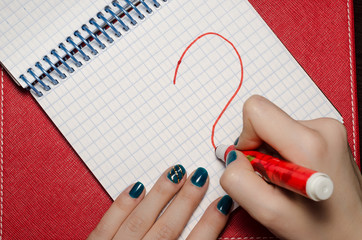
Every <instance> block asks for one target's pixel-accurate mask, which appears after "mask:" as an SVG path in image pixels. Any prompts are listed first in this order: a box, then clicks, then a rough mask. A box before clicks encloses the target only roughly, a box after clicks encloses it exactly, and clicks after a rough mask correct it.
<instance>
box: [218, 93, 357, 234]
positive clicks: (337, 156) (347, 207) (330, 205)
mask: <svg viewBox="0 0 362 240" xmlns="http://www.w3.org/2000/svg"><path fill="white" fill-rule="evenodd" d="M243 122H244V126H243V131H242V133H241V135H240V137H239V139H238V143H237V144H236V149H238V150H250V149H257V148H259V147H262V146H263V145H265V144H267V145H269V146H270V147H272V148H273V149H274V150H276V151H277V152H278V153H279V154H280V155H281V156H282V157H283V158H284V159H285V160H287V161H291V162H294V163H296V164H298V165H301V166H305V167H307V168H310V169H313V170H316V171H320V172H323V173H326V174H328V175H329V177H330V178H331V179H332V181H333V183H334V192H333V194H332V196H331V197H330V198H329V199H328V200H325V201H321V202H315V201H312V200H310V199H307V198H305V197H302V196H300V195H298V194H295V193H292V192H290V191H288V190H285V189H281V188H279V187H276V186H274V185H270V184H268V183H266V182H265V181H264V180H263V179H262V178H260V177H259V176H257V175H256V174H255V173H254V170H253V168H252V166H251V164H250V163H249V161H248V160H247V159H246V157H245V156H244V155H243V154H242V153H241V152H239V151H235V152H234V153H233V154H230V153H229V154H228V159H227V161H228V162H231V163H230V164H229V165H228V167H227V168H226V170H225V172H224V174H223V175H222V177H221V179H220V183H221V186H222V187H223V188H224V190H225V191H226V192H227V193H228V194H229V195H230V196H231V197H232V198H233V199H234V201H236V202H237V203H239V204H240V205H241V206H242V207H243V208H244V209H245V210H246V211H248V212H249V214H250V215H251V216H252V217H254V218H255V219H256V220H258V221H259V222H260V223H262V224H263V225H265V226H266V227H267V228H268V229H269V230H270V231H271V232H273V233H274V234H276V235H277V236H279V237H281V238H286V239H358V238H360V236H362V228H361V226H362V177H361V174H360V171H359V169H358V166H357V165H356V163H355V161H354V160H353V157H352V154H351V152H350V149H349V146H348V142H347V135H346V130H345V128H344V126H343V125H342V124H341V123H340V122H338V121H336V120H333V119H328V118H321V119H315V120H308V121H295V120H293V119H292V118H290V117H289V116H288V115H287V114H286V113H284V112H283V111H282V110H281V109H280V108H278V107H277V106H275V105H274V104H272V103H271V102H269V101H268V100H266V99H265V98H263V97H261V96H252V97H251V98H250V99H248V100H247V101H246V102H245V105H244V109H243ZM235 153H236V154H235ZM231 158H233V159H231Z"/></svg>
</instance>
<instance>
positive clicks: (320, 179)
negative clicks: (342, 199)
mask: <svg viewBox="0 0 362 240" xmlns="http://www.w3.org/2000/svg"><path fill="white" fill-rule="evenodd" d="M306 191H307V195H308V196H309V197H310V198H311V199H313V200H314V201H321V200H326V199H328V198H329V197H330V196H331V195H332V193H333V182H332V180H331V179H330V178H329V177H328V175H326V174H324V173H319V172H317V173H314V174H313V175H312V176H310V177H309V179H308V181H307V186H306Z"/></svg>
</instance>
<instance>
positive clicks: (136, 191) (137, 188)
mask: <svg viewBox="0 0 362 240" xmlns="http://www.w3.org/2000/svg"><path fill="white" fill-rule="evenodd" d="M143 189H145V186H143V184H142V183H141V182H136V183H135V184H134V185H133V187H132V189H131V191H129V195H130V196H131V197H132V198H138V197H139V196H140V195H141V193H142V192H143Z"/></svg>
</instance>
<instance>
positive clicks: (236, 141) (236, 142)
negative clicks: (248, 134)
mask: <svg viewBox="0 0 362 240" xmlns="http://www.w3.org/2000/svg"><path fill="white" fill-rule="evenodd" d="M238 142H239V137H238V138H237V139H236V140H235V142H234V145H235V146H236V145H238Z"/></svg>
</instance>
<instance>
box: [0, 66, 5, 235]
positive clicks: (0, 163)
mask: <svg viewBox="0 0 362 240" xmlns="http://www.w3.org/2000/svg"><path fill="white" fill-rule="evenodd" d="M0 111H1V129H0V141H1V146H0V239H2V237H3V213H4V212H3V196H4V192H3V187H4V186H3V183H4V181H3V180H4V179H3V176H4V168H3V164H4V153H3V150H4V148H3V146H4V69H2V68H1V110H0Z"/></svg>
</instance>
